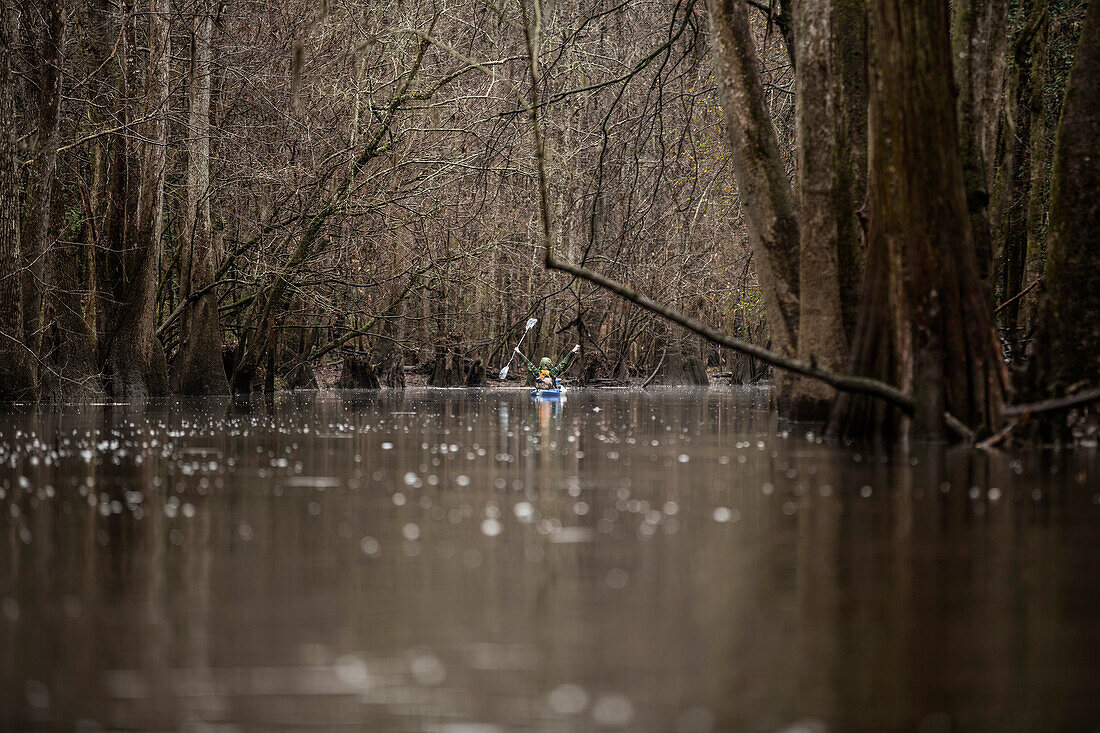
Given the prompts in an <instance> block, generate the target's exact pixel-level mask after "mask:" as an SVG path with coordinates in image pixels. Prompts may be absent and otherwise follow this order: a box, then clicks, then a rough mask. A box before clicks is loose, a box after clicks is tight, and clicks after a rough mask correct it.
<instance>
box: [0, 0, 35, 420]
mask: <svg viewBox="0 0 1100 733" xmlns="http://www.w3.org/2000/svg"><path fill="white" fill-rule="evenodd" d="M15 32H16V31H15V9H14V7H13V5H12V3H9V2H3V3H0V402H10V401H12V400H18V399H27V398H28V397H32V396H33V394H34V374H33V372H32V370H31V364H30V361H29V359H28V352H27V349H26V347H25V346H24V344H23V289H22V287H21V283H20V272H21V268H22V267H23V253H22V248H21V246H20V245H21V242H20V239H21V232H20V230H19V175H18V166H19V161H18V153H17V151H16V148H15V131H16V124H15V123H16V116H15V97H16V83H17V82H16V78H15V74H14V70H13V69H12V59H13V57H14V56H15V50H14V46H15V44H14V41H15Z"/></svg>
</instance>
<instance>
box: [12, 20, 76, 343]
mask: <svg viewBox="0 0 1100 733" xmlns="http://www.w3.org/2000/svg"><path fill="white" fill-rule="evenodd" d="M41 11H42V17H43V20H44V24H43V25H44V27H43V33H42V36H41V39H40V41H41V43H40V51H39V58H38V63H39V74H38V79H37V81H38V125H37V129H36V131H35V141H34V145H33V147H32V151H33V155H34V162H33V164H32V165H31V167H30V184H29V186H28V191H27V199H26V204H25V206H24V209H23V242H22V243H23V250H24V253H25V259H26V261H27V268H26V269H25V270H24V271H23V338H24V340H25V341H26V343H27V348H29V349H30V350H31V353H34V354H41V353H42V331H43V326H44V324H43V322H42V315H43V309H44V306H45V293H46V284H47V282H48V281H49V280H50V279H51V274H50V273H49V272H48V270H47V267H46V265H47V263H49V262H51V261H52V258H51V256H50V253H49V247H48V244H49V242H48V240H49V233H50V213H51V212H52V211H53V206H52V201H53V189H54V178H55V177H56V175H57V139H58V120H59V118H60V116H61V80H62V75H63V72H62V65H63V63H64V52H63V48H64V45H65V26H66V23H65V12H64V10H63V8H62V3H61V1H60V0H43V2H42V4H41Z"/></svg>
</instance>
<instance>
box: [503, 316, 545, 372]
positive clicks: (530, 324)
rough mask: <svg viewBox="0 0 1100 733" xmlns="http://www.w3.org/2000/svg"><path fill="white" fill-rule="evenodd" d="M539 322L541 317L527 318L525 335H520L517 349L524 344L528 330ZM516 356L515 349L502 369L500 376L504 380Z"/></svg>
mask: <svg viewBox="0 0 1100 733" xmlns="http://www.w3.org/2000/svg"><path fill="white" fill-rule="evenodd" d="M538 322H539V319H537V318H528V319H527V328H526V329H524V331H523V335H522V336H520V337H519V343H518V344H516V348H517V349H518V348H519V347H520V346H522V345H523V339H525V338H527V332H528V331H530V330H531V329H532V328H534V326H535V324H536V323H538ZM515 356H516V352H515V351H513V352H512V355H511V356H509V357H508V363H507V364H505V365H504V368H503V369H501V370H500V378H501V379H502V380H504V379H507V378H508V367H510V366H512V359H514V358H515Z"/></svg>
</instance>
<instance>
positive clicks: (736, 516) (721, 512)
mask: <svg viewBox="0 0 1100 733" xmlns="http://www.w3.org/2000/svg"><path fill="white" fill-rule="evenodd" d="M713 516H714V521H716V522H719V523H721V524H725V523H726V522H737V521H739V520H740V519H741V512H740V511H738V510H737V509H730V508H729V507H725V506H720V507H715V509H714V514H713Z"/></svg>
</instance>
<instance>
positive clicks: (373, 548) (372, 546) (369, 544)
mask: <svg viewBox="0 0 1100 733" xmlns="http://www.w3.org/2000/svg"><path fill="white" fill-rule="evenodd" d="M359 549H360V550H362V551H363V554H364V555H366V556H367V557H378V555H379V553H380V552H381V550H382V548H381V546H380V545H379V544H378V540H376V539H374V538H373V537H364V538H363V539H361V540H359Z"/></svg>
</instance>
